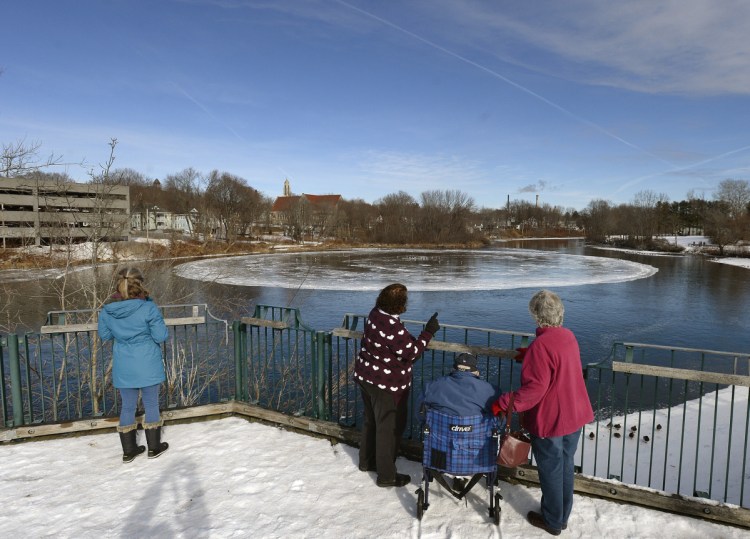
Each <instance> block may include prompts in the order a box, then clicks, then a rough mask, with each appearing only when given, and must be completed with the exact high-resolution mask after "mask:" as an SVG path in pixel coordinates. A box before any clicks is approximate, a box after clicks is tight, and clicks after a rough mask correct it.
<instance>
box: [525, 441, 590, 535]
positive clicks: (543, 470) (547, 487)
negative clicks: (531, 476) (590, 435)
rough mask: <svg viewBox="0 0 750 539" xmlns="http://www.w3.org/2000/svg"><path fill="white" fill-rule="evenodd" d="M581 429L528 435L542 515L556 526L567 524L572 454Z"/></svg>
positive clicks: (570, 506)
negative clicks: (553, 433) (539, 487)
mask: <svg viewBox="0 0 750 539" xmlns="http://www.w3.org/2000/svg"><path fill="white" fill-rule="evenodd" d="M580 436H581V429H578V430H577V431H575V432H574V433H572V434H566V435H565V436H556V437H554V438H538V437H536V436H532V437H531V451H532V453H533V455H534V459H535V460H536V465H537V470H538V471H539V484H540V485H541V487H542V517H544V522H546V523H547V526H549V527H550V528H554V529H556V530H559V529H561V528H562V527H563V526H567V525H568V517H570V511H571V510H572V509H573V476H574V464H573V457H574V456H575V454H576V449H577V447H578V439H579V438H580Z"/></svg>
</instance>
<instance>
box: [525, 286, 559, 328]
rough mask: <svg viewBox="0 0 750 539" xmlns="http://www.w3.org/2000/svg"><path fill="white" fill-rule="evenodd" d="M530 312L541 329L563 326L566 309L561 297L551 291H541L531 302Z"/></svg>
mask: <svg viewBox="0 0 750 539" xmlns="http://www.w3.org/2000/svg"><path fill="white" fill-rule="evenodd" d="M529 312H530V313H531V317H532V318H533V319H534V321H536V325H537V326H539V327H540V328H544V327H557V326H562V323H563V315H564V314H565V307H563V303H562V301H561V300H560V297H559V296H558V295H557V294H555V293H554V292H550V291H549V290H540V291H539V292H537V293H536V294H534V297H532V298H531V301H529Z"/></svg>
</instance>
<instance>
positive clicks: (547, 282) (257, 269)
mask: <svg viewBox="0 0 750 539" xmlns="http://www.w3.org/2000/svg"><path fill="white" fill-rule="evenodd" d="M175 272H176V273H177V274H178V275H179V276H181V277H184V278H188V279H197V280H201V281H209V282H213V283H219V284H226V285H237V286H262V287H280V288H293V289H298V288H301V289H307V290H312V289H315V290H356V291H365V290H372V291H376V290H380V289H381V288H383V287H384V286H385V285H387V284H389V283H392V282H402V283H404V284H406V285H407V287H408V288H409V290H410V291H415V292H416V291H420V292H436V291H447V290H509V289H516V288H556V287H561V286H575V285H587V284H603V283H617V282H623V281H632V280H635V279H642V278H646V277H650V276H651V275H653V274H654V273H656V272H657V269H656V268H655V267H653V266H650V265H648V264H642V263H638V262H632V261H628V260H620V259H615V258H603V257H597V256H583V255H573V254H565V253H559V252H554V251H540V250H531V249H494V250H481V251H480V250H474V251H466V250H452V251H435V250H413V249H395V250H389V251H382V250H373V249H355V250H348V251H334V252H332V251H325V252H308V253H285V254H273V255H254V256H243V257H235V258H230V259H226V258H222V259H211V260H201V261H197V262H189V263H186V264H181V265H179V266H177V267H176V268H175Z"/></svg>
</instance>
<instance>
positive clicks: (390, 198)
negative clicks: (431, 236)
mask: <svg viewBox="0 0 750 539" xmlns="http://www.w3.org/2000/svg"><path fill="white" fill-rule="evenodd" d="M375 205H376V206H377V209H378V210H379V212H380V216H379V218H378V219H377V224H376V236H375V238H376V241H379V242H384V243H408V242H412V241H414V239H415V232H416V224H417V218H418V216H419V204H418V203H417V201H416V200H414V198H413V197H412V196H411V195H410V194H408V193H406V192H404V191H399V192H398V193H392V194H389V195H386V196H384V197H383V198H381V199H380V200H378V201H377V202H375Z"/></svg>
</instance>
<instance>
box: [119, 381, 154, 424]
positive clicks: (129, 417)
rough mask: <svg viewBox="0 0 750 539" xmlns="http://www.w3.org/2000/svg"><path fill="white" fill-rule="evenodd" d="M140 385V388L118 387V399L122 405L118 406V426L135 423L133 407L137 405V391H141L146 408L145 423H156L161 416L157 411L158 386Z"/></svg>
mask: <svg viewBox="0 0 750 539" xmlns="http://www.w3.org/2000/svg"><path fill="white" fill-rule="evenodd" d="M160 385H161V384H155V385H153V386H148V387H141V388H137V387H134V388H130V387H123V388H120V399H121V400H122V407H121V408H120V426H121V427H127V426H129V425H133V424H135V409H136V407H137V406H138V392H139V391H140V393H141V400H143V407H144V408H145V409H146V418H145V420H144V421H145V422H146V423H157V422H158V421H159V419H160V418H161V415H160V413H159V386H160Z"/></svg>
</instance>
